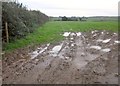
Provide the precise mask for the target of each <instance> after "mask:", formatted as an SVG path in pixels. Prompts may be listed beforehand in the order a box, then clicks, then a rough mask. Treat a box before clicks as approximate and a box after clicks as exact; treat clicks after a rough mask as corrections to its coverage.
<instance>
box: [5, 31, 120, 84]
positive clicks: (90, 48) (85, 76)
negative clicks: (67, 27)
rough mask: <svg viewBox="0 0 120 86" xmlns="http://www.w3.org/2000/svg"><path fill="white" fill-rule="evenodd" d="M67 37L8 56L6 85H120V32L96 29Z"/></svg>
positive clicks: (66, 34)
mask: <svg viewBox="0 0 120 86" xmlns="http://www.w3.org/2000/svg"><path fill="white" fill-rule="evenodd" d="M63 36H65V40H64V41H62V42H59V43H57V44H46V45H41V46H39V47H38V48H36V49H34V50H31V49H29V48H28V49H25V50H23V51H21V50H19V51H16V52H15V53H12V54H6V55H4V59H3V84H21V83H22V84H96V83H97V84H118V76H119V75H118V55H119V52H118V45H119V43H120V41H118V34H117V33H112V32H108V31H97V30H95V31H92V32H86V33H81V32H65V33H64V34H63ZM16 53H17V54H16ZM16 58H17V59H16Z"/></svg>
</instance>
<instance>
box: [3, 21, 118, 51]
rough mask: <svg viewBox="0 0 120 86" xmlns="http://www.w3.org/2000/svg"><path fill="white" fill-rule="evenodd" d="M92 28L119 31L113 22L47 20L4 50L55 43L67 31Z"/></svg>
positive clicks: (7, 45)
mask: <svg viewBox="0 0 120 86" xmlns="http://www.w3.org/2000/svg"><path fill="white" fill-rule="evenodd" d="M90 30H110V31H113V32H116V31H118V23H117V22H115V21H113V22H79V21H52V22H47V23H46V24H45V25H43V26H42V27H39V28H38V29H37V30H36V31H35V32H34V33H31V34H29V35H28V36H27V37H26V38H25V39H20V40H17V41H16V42H12V43H9V44H6V46H5V47H4V50H5V51H6V52H8V51H12V50H15V49H18V48H23V47H26V46H28V45H33V46H34V45H37V44H44V43H54V42H56V41H60V40H62V39H63V36H62V35H60V34H62V33H63V32H65V31H74V32H77V31H81V32H84V31H90Z"/></svg>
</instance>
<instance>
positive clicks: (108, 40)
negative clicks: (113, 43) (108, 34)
mask: <svg viewBox="0 0 120 86" xmlns="http://www.w3.org/2000/svg"><path fill="white" fill-rule="evenodd" d="M110 40H111V39H106V40H103V39H98V40H96V41H97V42H102V43H108V42H110Z"/></svg>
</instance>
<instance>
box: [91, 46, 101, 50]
mask: <svg viewBox="0 0 120 86" xmlns="http://www.w3.org/2000/svg"><path fill="white" fill-rule="evenodd" d="M90 48H92V49H96V50H100V49H101V47H100V46H90Z"/></svg>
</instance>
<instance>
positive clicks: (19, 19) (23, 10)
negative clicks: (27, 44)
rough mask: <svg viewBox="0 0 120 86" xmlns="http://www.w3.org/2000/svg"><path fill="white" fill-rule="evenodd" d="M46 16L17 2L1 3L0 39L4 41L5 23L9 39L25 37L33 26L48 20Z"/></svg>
mask: <svg viewBox="0 0 120 86" xmlns="http://www.w3.org/2000/svg"><path fill="white" fill-rule="evenodd" d="M48 19H49V18H48V16H47V15H45V14H43V13H41V12H40V11H36V10H28V9H27V7H26V6H23V4H22V3H18V2H3V3H2V41H3V42H6V29H5V23H6V22H7V24H8V35H9V41H10V42H11V41H15V40H16V39H19V38H23V37H25V36H26V35H27V34H28V33H32V32H33V31H34V30H35V29H34V27H35V26H40V25H42V24H44V23H45V22H46V21H48Z"/></svg>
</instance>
